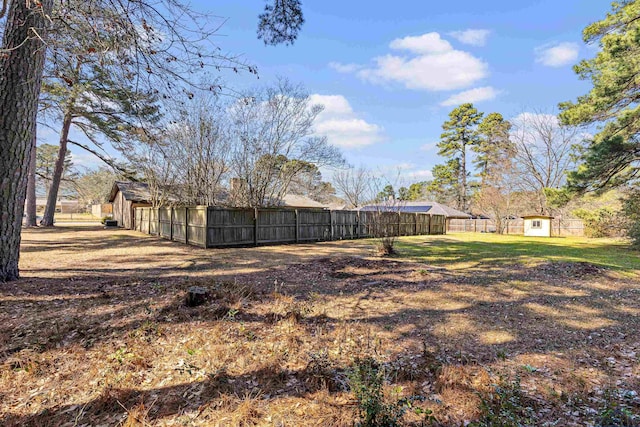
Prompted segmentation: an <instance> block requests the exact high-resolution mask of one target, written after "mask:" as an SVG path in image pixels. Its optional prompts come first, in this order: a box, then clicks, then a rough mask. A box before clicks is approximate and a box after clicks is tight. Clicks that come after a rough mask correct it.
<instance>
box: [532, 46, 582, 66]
mask: <svg viewBox="0 0 640 427" xmlns="http://www.w3.org/2000/svg"><path fill="white" fill-rule="evenodd" d="M579 50H580V47H579V46H578V44H577V43H570V42H564V43H557V44H555V45H544V46H539V47H537V48H535V50H534V52H535V55H536V62H538V63H540V64H542V65H546V66H548V67H562V66H564V65H569V64H574V63H575V62H576V60H577V59H578V52H579Z"/></svg>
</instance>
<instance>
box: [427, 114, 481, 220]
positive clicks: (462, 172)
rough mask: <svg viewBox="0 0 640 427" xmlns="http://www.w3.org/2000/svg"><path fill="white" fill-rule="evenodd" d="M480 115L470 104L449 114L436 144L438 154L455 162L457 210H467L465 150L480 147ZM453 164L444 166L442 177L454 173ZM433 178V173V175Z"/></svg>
mask: <svg viewBox="0 0 640 427" xmlns="http://www.w3.org/2000/svg"><path fill="white" fill-rule="evenodd" d="M482 115H483V114H482V113H480V112H478V110H476V109H475V108H474V106H473V104H471V103H466V104H462V105H460V106H459V107H456V108H455V109H454V110H453V111H451V112H450V113H449V120H447V121H446V122H444V124H443V125H442V129H443V130H444V132H443V133H442V135H441V136H440V142H438V148H439V149H440V150H439V151H438V154H439V155H441V156H443V157H445V158H447V159H449V161H451V160H456V162H457V165H456V167H455V169H458V176H457V178H458V185H457V187H458V193H459V195H458V209H461V210H463V211H465V212H466V211H468V210H469V186H468V185H467V177H468V171H467V148H474V147H477V146H479V145H480V143H481V142H482V138H481V135H480V131H479V130H478V125H479V124H480V122H481V120H482ZM453 165H454V164H453V163H449V162H448V163H447V165H445V168H446V169H447V170H446V171H445V170H444V169H443V170H442V171H439V172H442V173H444V175H450V174H451V173H453V172H455V169H454V168H453V167H452V166H453ZM434 176H435V173H434Z"/></svg>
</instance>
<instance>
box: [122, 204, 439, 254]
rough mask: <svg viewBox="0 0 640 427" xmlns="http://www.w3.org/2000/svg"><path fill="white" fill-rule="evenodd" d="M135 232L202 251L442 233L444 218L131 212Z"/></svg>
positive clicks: (275, 211) (198, 209) (317, 212)
mask: <svg viewBox="0 0 640 427" xmlns="http://www.w3.org/2000/svg"><path fill="white" fill-rule="evenodd" d="M134 229H135V230H137V231H140V232H142V233H146V234H151V235H157V236H160V237H163V238H165V239H170V240H174V241H177V242H181V243H185V244H190V245H195V246H200V247H203V248H210V247H226V246H252V245H262V244H274V243H302V242H318V241H328V240H343V239H359V238H368V237H375V234H376V233H377V234H378V235H380V233H383V234H387V235H393V236H417V235H428V234H444V233H445V217H444V216H443V215H429V214H424V213H404V212H401V213H397V212H362V211H330V210H325V209H308V208H305V209H288V208H287V209H280V208H258V209H251V208H246V209H245V208H237V209H228V208H218V207H207V206H194V207H166V208H148V207H144V208H135V221H134Z"/></svg>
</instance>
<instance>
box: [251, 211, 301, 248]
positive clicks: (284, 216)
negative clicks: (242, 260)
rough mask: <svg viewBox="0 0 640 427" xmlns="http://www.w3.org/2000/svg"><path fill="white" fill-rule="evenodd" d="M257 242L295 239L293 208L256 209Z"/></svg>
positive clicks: (294, 214) (278, 241)
mask: <svg viewBox="0 0 640 427" xmlns="http://www.w3.org/2000/svg"><path fill="white" fill-rule="evenodd" d="M257 229H258V239H257V243H258V244H260V243H291V242H295V241H296V211H295V210H294V209H258V224H257Z"/></svg>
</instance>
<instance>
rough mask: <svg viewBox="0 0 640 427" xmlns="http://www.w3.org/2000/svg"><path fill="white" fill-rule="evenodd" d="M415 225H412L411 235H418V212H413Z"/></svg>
mask: <svg viewBox="0 0 640 427" xmlns="http://www.w3.org/2000/svg"><path fill="white" fill-rule="evenodd" d="M415 216H416V217H415V227H413V235H414V236H417V235H418V212H416V213H415Z"/></svg>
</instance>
